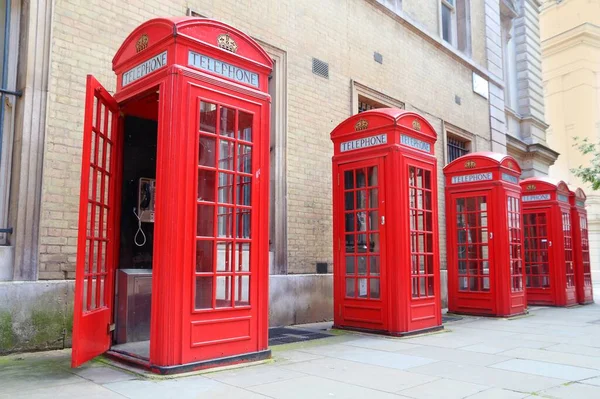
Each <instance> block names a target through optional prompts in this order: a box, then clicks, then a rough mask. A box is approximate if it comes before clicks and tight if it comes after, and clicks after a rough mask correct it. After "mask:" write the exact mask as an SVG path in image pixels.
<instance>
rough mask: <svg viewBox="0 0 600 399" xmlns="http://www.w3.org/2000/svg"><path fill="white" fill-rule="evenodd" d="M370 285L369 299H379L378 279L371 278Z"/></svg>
mask: <svg viewBox="0 0 600 399" xmlns="http://www.w3.org/2000/svg"><path fill="white" fill-rule="evenodd" d="M370 284H371V298H372V299H379V279H378V278H372V279H371V282H370Z"/></svg>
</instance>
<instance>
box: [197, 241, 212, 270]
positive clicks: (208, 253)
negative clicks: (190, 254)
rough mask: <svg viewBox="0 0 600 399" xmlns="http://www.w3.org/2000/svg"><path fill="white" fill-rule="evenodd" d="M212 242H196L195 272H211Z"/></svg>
mask: <svg viewBox="0 0 600 399" xmlns="http://www.w3.org/2000/svg"><path fill="white" fill-rule="evenodd" d="M213 259H214V254H213V242H212V241H205V240H199V241H196V272H198V273H211V272H212V271H213Z"/></svg>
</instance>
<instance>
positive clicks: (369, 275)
mask: <svg viewBox="0 0 600 399" xmlns="http://www.w3.org/2000/svg"><path fill="white" fill-rule="evenodd" d="M331 139H332V141H333V143H334V156H333V185H334V190H333V230H334V231H333V238H334V325H335V326H336V327H338V328H347V329H359V330H367V331H372V332H379V333H385V334H390V335H404V334H407V333H414V332H418V331H425V330H431V329H438V328H442V327H441V325H442V320H441V306H440V284H439V259H438V254H439V248H438V246H439V244H438V237H439V236H438V215H437V206H436V204H437V161H436V158H435V155H434V145H435V142H436V139H437V135H436V133H435V130H434V129H433V127H432V126H431V125H430V124H429V123H428V122H427V121H426V120H425V119H424V118H423V117H422V116H420V115H418V114H415V113H412V112H406V111H402V110H398V109H393V108H384V109H376V110H371V111H366V112H363V113H361V114H359V115H354V116H352V117H350V118H348V119H346V120H345V121H344V122H342V123H340V124H339V125H338V126H337V127H336V128H335V129H334V130H333V131H332V133H331Z"/></svg>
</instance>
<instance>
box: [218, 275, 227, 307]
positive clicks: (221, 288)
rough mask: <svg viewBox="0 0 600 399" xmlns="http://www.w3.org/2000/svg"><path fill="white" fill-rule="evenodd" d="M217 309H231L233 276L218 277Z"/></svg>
mask: <svg viewBox="0 0 600 399" xmlns="http://www.w3.org/2000/svg"><path fill="white" fill-rule="evenodd" d="M216 305H217V308H228V307H231V276H217V292H216Z"/></svg>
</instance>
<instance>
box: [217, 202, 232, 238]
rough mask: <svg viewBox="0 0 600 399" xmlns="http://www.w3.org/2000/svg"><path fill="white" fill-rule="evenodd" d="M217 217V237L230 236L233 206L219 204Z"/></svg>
mask: <svg viewBox="0 0 600 399" xmlns="http://www.w3.org/2000/svg"><path fill="white" fill-rule="evenodd" d="M217 218H218V219H217V220H218V221H219V222H218V223H219V225H218V230H217V233H218V237H231V236H232V232H233V208H229V207H224V206H220V207H219V208H218V215H217Z"/></svg>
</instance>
